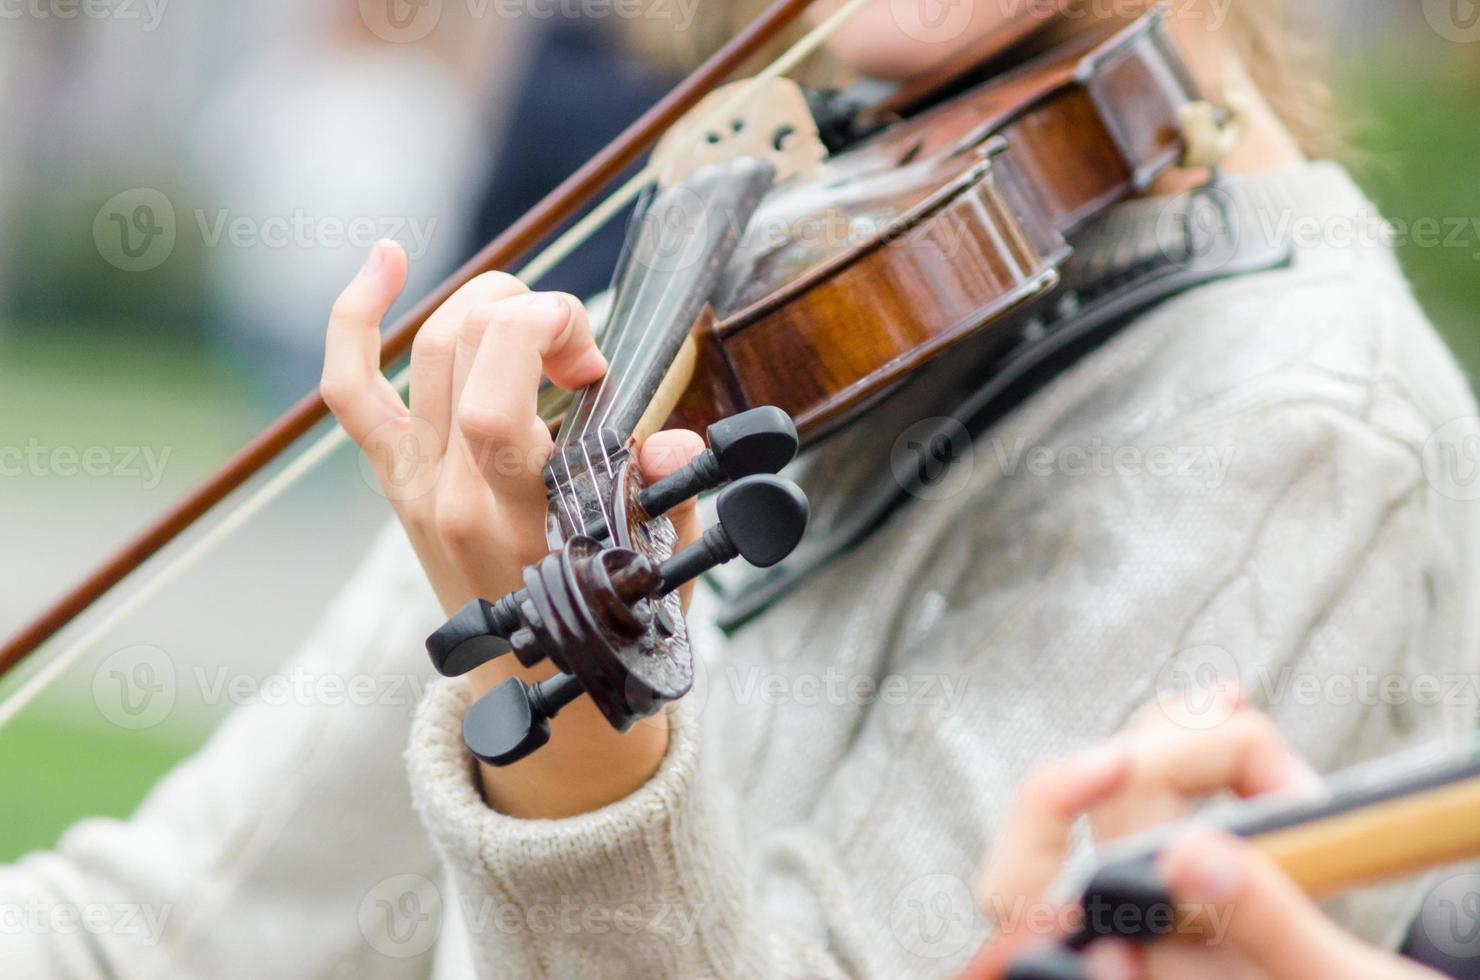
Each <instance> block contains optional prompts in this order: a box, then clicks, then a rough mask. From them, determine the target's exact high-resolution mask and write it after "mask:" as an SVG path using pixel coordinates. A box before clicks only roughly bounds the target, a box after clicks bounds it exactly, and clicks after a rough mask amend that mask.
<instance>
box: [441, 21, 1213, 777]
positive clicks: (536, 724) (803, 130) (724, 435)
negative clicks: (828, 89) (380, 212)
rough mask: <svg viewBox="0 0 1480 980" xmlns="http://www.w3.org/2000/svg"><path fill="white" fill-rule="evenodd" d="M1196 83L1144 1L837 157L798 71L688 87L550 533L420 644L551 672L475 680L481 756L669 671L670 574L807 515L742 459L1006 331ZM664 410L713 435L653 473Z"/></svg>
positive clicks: (1007, 336)
mask: <svg viewBox="0 0 1480 980" xmlns="http://www.w3.org/2000/svg"><path fill="white" fill-rule="evenodd" d="M1196 101H1197V93H1196V90H1195V87H1194V85H1193V83H1192V82H1191V80H1190V77H1189V76H1188V74H1187V72H1186V70H1185V68H1184V67H1183V66H1182V64H1181V62H1180V61H1179V60H1178V58H1177V56H1176V53H1175V51H1174V50H1173V49H1172V47H1171V45H1170V43H1169V42H1168V40H1167V37H1166V35H1165V33H1164V30H1163V25H1162V21H1161V17H1160V15H1158V14H1152V15H1149V16H1147V17H1146V18H1143V19H1142V20H1140V21H1137V22H1135V23H1134V24H1132V25H1130V26H1129V27H1127V28H1124V29H1120V30H1114V31H1110V32H1105V33H1103V34H1096V35H1091V36H1087V37H1081V38H1079V39H1077V40H1076V41H1075V42H1073V43H1071V44H1069V45H1067V46H1064V47H1063V48H1061V49H1059V50H1056V51H1053V52H1051V53H1050V54H1048V55H1047V56H1044V57H1042V58H1040V59H1037V60H1035V61H1032V62H1030V63H1029V64H1027V65H1024V66H1023V67H1021V68H1020V69H1018V70H1016V71H1014V72H1011V73H1009V74H1007V75H1006V76H1002V77H998V78H995V79H993V80H991V81H988V82H986V83H983V84H981V85H978V86H975V87H971V88H969V89H968V90H967V91H965V92H964V93H962V94H960V95H957V96H955V97H952V98H950V99H948V100H947V101H944V102H942V103H940V104H938V105H935V106H933V107H930V108H928V109H925V110H924V111H921V112H919V113H917V114H913V115H911V116H909V117H908V118H904V119H901V120H900V121H897V122H893V123H891V124H889V125H887V126H884V127H883V128H882V129H879V130H878V131H876V132H875V133H873V134H872V135H870V136H868V137H866V138H863V139H862V140H860V141H859V142H858V143H857V144H856V145H854V146H851V147H848V148H846V149H843V150H841V151H840V152H836V153H833V154H831V155H830V154H829V152H828V149H827V148H826V147H825V146H824V145H823V143H822V140H821V136H820V130H819V127H818V124H817V122H816V120H815V119H813V118H811V117H810V116H809V115H808V114H807V113H806V111H805V107H806V102H805V99H804V98H803V97H802V95H801V93H800V92H799V91H797V90H795V88H794V87H792V86H790V83H786V82H784V81H779V80H777V81H772V82H769V83H766V82H762V83H745V82H742V83H739V85H737V86H736V87H735V88H734V89H732V90H729V91H725V90H721V91H720V92H716V93H714V94H713V95H712V96H710V98H709V99H708V100H706V102H704V103H700V105H699V106H698V107H697V108H696V109H695V111H694V115H695V116H696V117H697V119H696V121H690V122H687V123H686V124H681V125H680V126H679V127H678V129H677V130H676V132H675V133H674V134H671V135H670V137H669V138H666V139H665V140H664V142H663V143H661V144H659V147H658V150H657V151H656V152H657V155H658V158H659V160H660V166H661V169H662V173H663V178H662V179H663V180H664V181H667V182H668V183H667V186H664V187H662V189H661V190H659V191H658V192H657V194H656V196H655V197H654V198H653V199H652V200H651V201H650V202H649V203H648V204H647V205H646V206H645V207H644V209H643V210H642V211H641V212H640V213H639V217H638V220H637V221H636V223H635V229H636V230H635V232H634V235H633V237H632V238H631V239H629V243H628V252H629V254H628V256H627V258H626V259H625V260H624V264H623V266H622V269H621V270H620V272H619V275H618V278H617V282H616V286H615V287H614V294H613V300H612V311H611V313H610V315H609V319H608V324H607V326H606V328H605V331H604V333H603V338H602V346H603V351H604V353H606V354H607V356H608V361H609V363H610V367H609V370H608V377H607V379H606V380H605V381H603V382H601V383H599V384H598V385H596V386H594V387H593V388H592V389H591V390H589V391H587V392H585V393H583V394H581V395H580V396H579V397H578V398H577V400H576V402H575V404H574V405H573V406H572V407H570V408H569V409H568V410H567V413H566V415H565V418H564V420H563V421H562V422H560V423H559V426H558V431H559V434H558V437H557V441H556V448H555V453H554V456H553V457H552V460H551V462H550V464H549V465H548V466H547V467H546V469H545V474H544V475H545V483H546V487H547V489H548V491H549V500H550V508H549V527H548V532H549V533H548V538H549V543H550V545H551V547H552V549H553V550H552V552H551V554H550V556H549V557H547V558H546V559H545V560H544V561H543V562H541V563H540V565H539V566H537V568H535V569H531V570H530V571H529V572H528V573H527V574H526V576H525V581H526V587H525V588H524V589H522V590H520V591H519V592H518V593H515V594H514V595H511V596H507V597H504V598H502V599H499V600H497V601H489V600H488V599H477V600H474V601H473V602H472V603H470V604H469V605H468V606H467V607H465V608H464V609H463V610H461V611H459V612H458V613H457V614H456V615H455V616H453V617H452V619H451V620H449V622H448V623H447V624H446V625H444V626H443V627H442V628H441V629H440V630H438V631H437V632H435V633H434V634H433V635H432V636H431V637H430V638H429V639H428V641H427V649H428V652H429V654H430V655H431V658H432V662H433V664H434V665H435V666H436V667H437V669H438V670H439V671H440V672H442V673H443V674H444V675H448V676H456V675H459V674H463V673H466V672H467V671H469V670H471V669H473V668H475V667H478V666H480V665H481V664H483V663H486V662H488V660H490V659H492V658H494V657H498V656H502V655H504V654H507V653H512V654H513V655H514V656H515V657H516V658H517V659H518V660H519V662H520V663H521V664H523V665H524V666H525V667H532V666H534V665H535V664H538V663H542V662H544V661H546V660H549V661H550V662H553V663H554V664H555V665H556V666H557V667H558V668H559V673H558V674H557V675H556V676H555V677H554V678H552V679H550V680H547V681H543V682H540V683H538V684H534V685H530V684H526V683H525V682H523V681H522V680H519V679H517V678H513V679H510V680H507V681H505V682H504V683H503V684H502V685H500V686H499V687H498V688H496V689H495V690H493V691H491V692H489V693H488V694H486V695H484V697H483V698H482V699H480V700H479V701H478V702H477V703H476V704H475V705H474V706H473V707H472V709H470V711H469V712H468V714H467V715H466V717H465V720H464V727H463V733H464V739H465V741H466V743H467V745H468V747H469V748H470V749H471V750H472V752H473V754H474V755H476V756H477V757H478V758H479V759H481V760H483V761H484V762H485V763H488V764H490V765H496V766H502V765H509V764H512V763H514V762H517V761H519V760H520V759H522V758H525V757H526V756H527V755H528V754H529V753H531V752H533V751H535V750H537V749H538V748H539V747H540V746H542V745H544V744H545V743H546V742H547V741H548V740H549V737H550V729H549V721H550V719H551V718H552V717H553V716H554V715H555V713H557V712H558V711H559V710H561V709H562V708H563V707H564V706H565V705H567V704H569V703H570V702H571V701H572V700H574V699H575V698H577V697H579V696H580V695H581V694H583V693H584V694H586V695H588V696H589V697H591V699H592V700H593V701H594V702H595V703H596V705H597V706H598V707H599V708H600V709H601V711H602V713H603V715H604V716H605V717H606V718H607V720H608V721H609V722H610V723H611V724H612V726H613V727H614V728H616V729H617V730H618V731H625V730H627V729H628V728H629V727H630V726H631V725H632V724H633V723H635V722H636V721H637V720H639V719H641V718H644V717H648V716H649V715H651V714H653V713H654V712H656V711H658V710H660V709H661V708H662V707H663V706H664V705H666V704H668V703H671V702H672V701H674V700H676V699H677V698H678V697H680V696H682V695H683V694H684V693H686V692H687V691H688V689H689V686H690V685H691V683H692V675H693V662H692V654H691V651H690V650H689V649H688V646H687V642H686V638H685V634H684V631H683V629H682V627H681V615H680V610H679V608H678V606H677V604H676V603H677V600H676V597H674V595H673V592H674V590H675V589H676V588H677V587H678V586H680V585H682V584H683V583H684V582H687V581H689V580H690V579H692V578H693V577H694V576H695V575H696V574H700V573H702V572H704V571H707V570H708V569H710V568H712V567H714V566H715V565H717V564H719V563H721V562H723V561H728V560H731V559H733V558H736V557H744V558H745V559H746V560H747V561H749V562H750V563H751V564H753V565H756V566H758V567H767V566H769V565H771V564H774V563H776V562H778V561H780V560H782V559H783V558H784V557H785V556H786V555H787V554H789V553H790V551H791V550H792V548H794V547H795V546H796V544H797V543H798V542H799V540H800V538H801V535H802V533H803V531H804V529H805V526H806V505H805V498H804V497H803V495H802V493H801V490H800V489H799V488H797V487H796V486H795V485H794V484H791V483H789V482H786V481H783V480H778V479H776V478H775V477H774V476H767V475H764V474H763V473H761V472H758V470H760V469H762V468H764V469H765V470H766V471H768V472H769V473H772V474H774V472H775V470H776V469H779V468H780V466H782V465H785V464H786V463H787V462H790V459H791V457H792V455H793V454H794V452H795V451H796V449H797V447H798V446H799V445H800V444H805V443H806V442H807V441H810V440H813V439H816V438H819V437H820V436H821V435H823V434H825V433H826V432H828V431H831V430H833V429H836V428H837V427H839V426H841V425H843V424H846V423H847V422H848V421H850V420H852V419H855V418H857V416H858V414H859V413H860V412H861V411H863V410H864V409H865V408H866V407H867V406H868V405H869V404H871V403H872V402H873V401H874V400H876V399H877V398H879V397H880V396H881V395H883V394H886V393H887V392H888V391H889V390H891V389H892V388H894V387H895V386H897V385H899V384H901V383H903V382H904V381H905V380H906V379H907V378H908V377H909V376H910V375H911V374H912V373H913V372H914V371H916V370H917V369H918V368H920V367H921V366H923V365H924V364H926V363H928V362H930V361H931V360H933V359H934V358H935V357H938V356H940V355H941V354H942V353H943V352H945V351H947V350H949V349H951V348H952V347H953V346H955V345H957V344H960V343H962V342H963V341H965V340H967V339H968V338H978V342H980V338H981V335H982V334H983V333H984V332H987V331H1000V334H1001V338H1000V342H1001V343H1015V342H1016V341H1017V339H1018V333H1017V330H1018V329H1019V328H1020V327H1021V319H1020V316H1021V314H1022V313H1023V312H1024V311H1025V310H1027V309H1030V308H1031V307H1032V305H1033V304H1034V302H1035V301H1038V300H1041V298H1042V297H1044V296H1045V295H1047V294H1048V293H1049V292H1050V291H1051V290H1052V289H1053V287H1054V286H1055V285H1056V284H1057V282H1058V279H1059V269H1060V268H1061V267H1062V265H1063V263H1064V262H1065V261H1066V260H1067V258H1068V256H1069V254H1070V253H1071V248H1070V246H1069V244H1068V237H1069V236H1070V235H1071V234H1072V233H1073V232H1074V231H1075V230H1076V228H1077V227H1078V226H1079V225H1081V224H1082V223H1083V222H1085V221H1087V220H1089V219H1090V218H1092V217H1093V216H1095V215H1097V214H1099V213H1101V212H1103V211H1104V209H1105V208H1107V207H1108V206H1109V205H1111V204H1113V203H1115V202H1117V201H1120V200H1122V199H1123V198H1125V197H1127V196H1129V195H1132V194H1135V193H1138V192H1141V191H1144V190H1145V189H1146V188H1147V187H1148V186H1149V185H1150V183H1151V182H1152V181H1154V180H1155V179H1156V178H1157V177H1159V176H1160V175H1161V174H1162V173H1164V172H1165V171H1167V170H1168V169H1170V168H1171V167H1173V166H1175V165H1176V164H1177V163H1178V162H1179V161H1180V160H1181V159H1182V157H1183V146H1182V137H1181V130H1180V129H1179V126H1178V120H1179V118H1180V117H1181V114H1182V113H1183V112H1184V110H1185V109H1186V108H1187V107H1188V106H1189V105H1190V104H1192V103H1194V102H1196ZM712 107H713V108H712ZM853 128H855V129H862V128H865V124H861V123H859V122H858V121H856V120H855V121H854V122H853ZM1051 162H1052V163H1051ZM991 339H993V338H990V337H989V338H987V340H991ZM727 422H729V423H731V424H733V425H735V426H736V427H737V428H738V430H740V431H738V432H737V431H732V430H731V429H730V428H729V427H728V426H726V423H727ZM669 427H682V428H691V429H695V430H707V432H708V438H709V442H710V445H711V449H710V451H709V453H708V454H707V455H705V456H701V457H700V459H699V460H698V461H697V462H696V464H694V465H693V466H691V467H689V468H687V469H686V470H684V471H681V472H680V473H677V474H674V476H672V477H670V478H669V479H668V480H667V481H665V485H662V486H654V487H646V488H644V487H642V486H641V483H640V477H639V476H638V475H637V473H636V471H635V468H634V467H633V465H632V449H633V447H634V446H636V445H637V444H639V443H640V442H641V440H642V438H643V437H645V435H647V434H649V433H651V432H654V431H657V430H658V429H660V428H669ZM737 446H738V447H739V448H736V447H737ZM761 446H767V447H773V448H774V451H763V450H761V449H760V447H761ZM716 448H718V449H719V452H716V451H715V450H716ZM761 456H765V457H766V459H765V460H764V466H763V467H762V466H760V465H740V464H738V463H737V462H735V457H745V459H746V461H747V463H761V462H762V461H761V460H760V459H759V457H761ZM730 481H738V482H736V483H734V485H732V486H729V487H727V488H726V489H725V490H724V491H722V492H721V494H720V496H719V500H718V507H717V510H718V514H719V524H718V525H716V526H715V527H713V528H711V529H710V531H708V532H706V533H705V535H704V537H703V538H702V539H701V540H700V542H698V543H697V544H695V545H694V546H692V547H691V548H690V549H688V550H687V551H685V552H684V553H682V554H680V555H677V556H673V555H671V544H672V530H671V528H670V527H669V526H668V525H667V522H666V521H662V520H661V514H662V512H663V511H664V510H666V509H667V508H668V507H671V506H673V505H675V504H676V503H678V502H680V501H682V500H685V499H687V498H688V497H691V496H693V495H695V494H697V493H701V492H704V491H708V490H712V489H715V488H717V487H718V486H721V485H724V484H726V483H728V482H730Z"/></svg>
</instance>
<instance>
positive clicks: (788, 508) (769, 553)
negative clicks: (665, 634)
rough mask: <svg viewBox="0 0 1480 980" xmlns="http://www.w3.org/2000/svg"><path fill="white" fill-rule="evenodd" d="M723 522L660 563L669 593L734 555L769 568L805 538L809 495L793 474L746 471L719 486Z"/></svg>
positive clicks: (720, 519)
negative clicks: (740, 477) (786, 477)
mask: <svg viewBox="0 0 1480 980" xmlns="http://www.w3.org/2000/svg"><path fill="white" fill-rule="evenodd" d="M715 510H716V511H717V513H718V516H719V523H717V524H715V525H714V526H713V527H711V528H709V529H707V530H706V531H705V532H704V533H703V534H702V535H701V536H700V537H699V540H698V541H696V542H694V543H693V544H691V545H689V546H688V547H687V548H685V549H684V550H683V551H680V552H679V553H678V554H676V555H674V556H673V557H672V558H670V559H668V560H667V561H665V562H664V563H663V564H662V565H660V566H658V574H659V576H660V577H661V578H662V580H663V585H662V588H661V590H660V591H661V592H662V593H664V594H666V593H669V592H672V591H673V590H674V589H676V588H678V587H679V586H680V585H683V584H684V583H685V582H688V581H690V580H691V579H695V578H698V577H699V576H700V575H703V574H704V573H705V572H707V571H709V570H710V569H711V568H714V567H715V566H716V565H722V564H724V563H725V562H727V561H730V560H731V559H734V558H744V559H745V560H746V561H748V562H749V563H750V564H752V565H754V566H756V567H757V568H769V567H770V566H772V565H774V564H776V563H777V562H779V561H780V560H781V559H783V558H785V557H786V556H787V555H789V554H791V551H792V549H793V548H795V547H796V546H797V543H798V542H799V541H801V539H802V534H803V533H804V532H805V531H806V530H807V497H806V495H805V494H803V493H802V490H801V488H800V487H798V486H797V485H796V484H795V483H792V482H791V481H790V480H783V479H781V478H780V477H775V476H748V477H746V478H745V479H743V480H739V481H737V482H736V483H733V484H731V485H730V486H728V487H726V488H725V489H724V490H723V491H721V493H720V495H719V500H717V501H716V502H715Z"/></svg>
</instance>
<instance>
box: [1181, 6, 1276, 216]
mask: <svg viewBox="0 0 1480 980" xmlns="http://www.w3.org/2000/svg"><path fill="white" fill-rule="evenodd" d="M1190 6H1192V7H1193V9H1191V10H1187V11H1184V12H1177V13H1169V14H1168V15H1167V26H1168V29H1169V30H1170V31H1171V34H1172V38H1173V40H1174V41H1175V42H1176V45H1177V48H1178V50H1179V51H1180V52H1181V54H1182V56H1183V58H1184V59H1185V60H1186V62H1187V67H1188V69H1189V70H1190V71H1191V72H1192V76H1193V78H1194V79H1196V81H1197V84H1198V87H1199V88H1200V89H1202V91H1203V93H1204V97H1205V98H1209V99H1217V98H1219V96H1220V92H1222V91H1224V90H1225V89H1226V88H1228V87H1233V88H1234V89H1235V90H1237V91H1238V92H1239V94H1240V98H1239V102H1240V108H1241V109H1242V112H1241V114H1240V118H1239V124H1240V135H1239V140H1238V143H1237V144H1236V145H1235V146H1234V148H1233V150H1232V151H1231V152H1230V153H1229V154H1228V156H1227V157H1226V158H1224V160H1223V163H1222V165H1221V167H1220V169H1221V170H1222V171H1223V172H1224V173H1229V174H1254V173H1266V172H1269V171H1273V170H1286V169H1289V168H1291V167H1296V166H1299V165H1300V164H1302V163H1304V162H1305V154H1304V153H1303V152H1302V151H1301V149H1300V144H1299V143H1298V142H1296V140H1295V137H1294V136H1292V135H1291V133H1290V131H1289V129H1288V128H1287V127H1286V126H1285V124H1284V122H1282V121H1281V120H1280V117H1279V116H1278V115H1277V114H1276V113H1275V111H1274V110H1273V109H1272V108H1270V105H1269V103H1268V102H1267V101H1266V100H1265V98H1264V95H1263V93H1262V92H1261V91H1260V89H1259V86H1258V84H1256V82H1255V80H1254V79H1253V78H1251V77H1250V76H1249V73H1248V69H1247V68H1246V67H1245V65H1244V63H1243V60H1242V58H1240V57H1239V54H1238V51H1237V49H1236V47H1235V45H1234V43H1233V41H1232V40H1231V39H1230V38H1229V37H1228V35H1227V33H1226V32H1225V31H1223V30H1215V29H1213V28H1212V27H1211V26H1210V24H1209V21H1208V20H1207V17H1206V15H1205V13H1203V12H1202V11H1200V9H1198V8H1199V6H1200V5H1190ZM1205 179H1206V175H1205V174H1203V173H1201V172H1197V171H1187V170H1174V171H1172V172H1171V173H1169V174H1167V175H1166V176H1164V177H1163V178H1162V179H1161V180H1159V181H1157V183H1156V185H1155V186H1154V187H1153V188H1152V193H1153V194H1174V193H1178V192H1180V191H1185V190H1188V189H1190V188H1192V187H1195V186H1197V185H1198V184H1200V183H1202V182H1203V180H1205Z"/></svg>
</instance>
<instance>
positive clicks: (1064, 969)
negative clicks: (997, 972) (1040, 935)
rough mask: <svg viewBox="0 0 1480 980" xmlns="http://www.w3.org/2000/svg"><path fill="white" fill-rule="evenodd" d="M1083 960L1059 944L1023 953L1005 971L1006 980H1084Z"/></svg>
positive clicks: (1074, 952)
mask: <svg viewBox="0 0 1480 980" xmlns="http://www.w3.org/2000/svg"><path fill="white" fill-rule="evenodd" d="M1085 976H1087V974H1086V973H1085V970H1084V960H1083V959H1082V958H1081V957H1080V955H1079V953H1078V952H1077V951H1075V950H1073V949H1070V948H1069V947H1067V946H1065V945H1063V944H1061V943H1053V944H1051V945H1048V946H1044V947H1042V948H1041V949H1034V950H1031V951H1029V952H1026V953H1024V954H1023V955H1021V956H1019V957H1018V958H1017V960H1015V961H1014V962H1013V964H1012V966H1010V967H1009V968H1008V970H1007V980H1084V978H1085Z"/></svg>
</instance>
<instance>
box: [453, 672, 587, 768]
mask: <svg viewBox="0 0 1480 980" xmlns="http://www.w3.org/2000/svg"><path fill="white" fill-rule="evenodd" d="M581 693H582V688H581V683H580V681H578V680H576V679H575V678H574V677H572V676H571V675H570V674H556V675H555V676H554V677H551V678H549V679H548V680H543V681H540V682H539V683H538V684H526V683H524V681H522V680H520V679H519V678H517V677H511V678H509V679H508V680H506V681H504V682H503V683H502V684H500V685H499V686H498V687H496V688H494V689H493V690H491V691H489V692H488V693H487V694H485V695H483V697H481V698H479V699H478V701H477V703H476V704H474V705H473V706H472V707H471V708H469V709H468V713H467V714H466V715H464V716H463V742H464V743H466V744H467V746H468V749H469V750H470V751H471V752H472V753H473V754H474V755H475V756H477V757H478V758H479V759H481V760H483V761H484V762H486V763H488V764H489V765H490V766H507V765H510V764H512V763H515V762H518V761H519V760H520V759H522V758H524V757H525V756H527V755H529V754H530V753H531V752H533V751H535V750H536V749H538V748H539V747H540V746H542V745H544V744H545V743H546V742H548V741H550V719H551V718H554V717H555V716H556V715H557V714H559V713H560V709H561V708H564V707H565V706H566V705H568V704H570V703H571V702H572V701H574V700H575V699H576V698H578V697H580V696H581Z"/></svg>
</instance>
